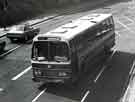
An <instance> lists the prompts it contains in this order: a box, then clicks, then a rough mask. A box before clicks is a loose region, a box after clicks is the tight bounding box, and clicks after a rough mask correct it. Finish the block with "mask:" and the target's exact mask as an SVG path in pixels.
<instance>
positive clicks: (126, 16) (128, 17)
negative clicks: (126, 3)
mask: <svg viewBox="0 0 135 102" xmlns="http://www.w3.org/2000/svg"><path fill="white" fill-rule="evenodd" d="M124 17H125V18H126V19H128V20H129V21H131V22H132V23H134V22H135V21H134V20H132V19H131V18H129V17H127V16H124Z"/></svg>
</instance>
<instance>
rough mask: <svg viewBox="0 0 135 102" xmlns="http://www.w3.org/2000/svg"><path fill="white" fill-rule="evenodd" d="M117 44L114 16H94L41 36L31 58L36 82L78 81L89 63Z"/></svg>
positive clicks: (38, 37) (80, 19) (82, 18)
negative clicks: (85, 65)
mask: <svg viewBox="0 0 135 102" xmlns="http://www.w3.org/2000/svg"><path fill="white" fill-rule="evenodd" d="M114 45H115V29H114V21H113V17H112V15H111V14H90V15H87V16H84V17H81V18H79V19H77V20H75V21H72V22H70V23H68V24H65V25H62V26H60V27H58V28H56V29H55V30H52V31H50V32H48V33H45V34H40V35H37V36H36V37H35V38H34V40H33V47H32V57H31V63H32V69H33V80H34V81H37V82H39V81H43V82H46V83H50V82H51V83H52V82H53V83H66V82H71V83H72V82H75V81H76V80H77V79H78V77H79V76H80V75H81V74H82V73H84V72H86V71H87V70H88V69H85V67H84V64H85V63H86V61H87V60H89V61H88V62H89V63H90V65H92V64H93V63H94V61H95V59H97V58H99V53H103V54H107V53H108V52H110V50H111V48H112V47H113V46H114ZM95 62H96V61H95ZM89 68H92V67H90V66H89Z"/></svg>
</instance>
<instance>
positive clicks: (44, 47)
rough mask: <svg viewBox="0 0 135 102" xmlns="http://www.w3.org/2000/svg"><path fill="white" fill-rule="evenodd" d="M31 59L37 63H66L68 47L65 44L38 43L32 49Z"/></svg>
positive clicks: (53, 42)
mask: <svg viewBox="0 0 135 102" xmlns="http://www.w3.org/2000/svg"><path fill="white" fill-rule="evenodd" d="M32 59H33V60H35V61H36V60H37V61H53V62H66V61H68V60H69V47H68V44H67V43H65V42H59V41H40V42H35V43H34V44H33V48H32Z"/></svg>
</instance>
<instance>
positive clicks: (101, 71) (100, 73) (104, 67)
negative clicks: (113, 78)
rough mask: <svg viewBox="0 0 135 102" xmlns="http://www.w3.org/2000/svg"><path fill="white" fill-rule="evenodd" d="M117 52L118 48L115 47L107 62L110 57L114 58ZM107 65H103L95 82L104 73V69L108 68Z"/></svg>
mask: <svg viewBox="0 0 135 102" xmlns="http://www.w3.org/2000/svg"><path fill="white" fill-rule="evenodd" d="M115 52H116V48H115V49H114V51H113V53H112V54H111V56H110V57H109V58H108V60H107V62H109V61H110V59H112V57H113V55H114V54H115ZM107 62H106V63H107ZM106 67H107V66H106V65H104V66H103V67H102V69H101V70H100V72H99V74H98V75H97V77H96V78H95V80H94V83H96V82H97V80H98V79H99V77H100V76H101V75H102V73H103V71H104V70H105V69H106Z"/></svg>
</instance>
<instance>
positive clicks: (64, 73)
mask: <svg viewBox="0 0 135 102" xmlns="http://www.w3.org/2000/svg"><path fill="white" fill-rule="evenodd" d="M58 75H59V76H67V73H66V72H59V73H58Z"/></svg>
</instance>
